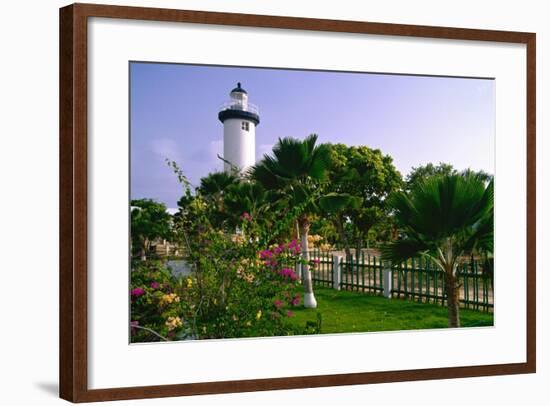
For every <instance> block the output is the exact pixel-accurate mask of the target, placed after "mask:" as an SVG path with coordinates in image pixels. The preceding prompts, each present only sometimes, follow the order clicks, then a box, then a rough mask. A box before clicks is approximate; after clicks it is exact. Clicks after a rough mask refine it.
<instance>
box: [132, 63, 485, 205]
mask: <svg viewBox="0 0 550 406" xmlns="http://www.w3.org/2000/svg"><path fill="white" fill-rule="evenodd" d="M130 70H131V72H130V73H131V76H130V86H131V94H130V99H131V100H130V102H131V116H130V124H131V131H130V132H131V197H132V199H137V198H144V197H147V198H153V199H156V200H158V201H161V202H164V203H165V204H166V205H167V206H168V207H176V206H177V205H176V202H177V200H178V199H179V197H180V196H181V188H180V187H179V184H178V183H177V180H176V177H175V176H174V174H173V173H172V172H171V170H170V169H169V168H168V167H167V165H166V163H165V158H169V159H171V160H175V161H176V162H178V164H179V165H180V167H181V168H182V169H183V171H184V172H185V173H186V175H187V176H188V177H189V179H190V180H191V182H192V183H193V184H195V185H197V184H198V183H199V179H200V178H201V177H202V176H205V175H206V174H208V173H209V172H212V171H215V170H221V169H222V167H223V163H222V162H221V161H220V160H219V159H218V158H217V157H216V155H217V154H220V155H222V150H223V144H222V140H223V125H222V123H220V122H219V121H218V117H217V114H218V108H219V106H220V105H221V104H222V103H223V102H225V101H226V100H228V99H229V91H230V90H231V89H232V88H233V87H235V85H236V83H237V82H238V81H240V82H242V86H243V88H244V89H246V90H247V91H248V95H249V100H250V102H251V103H254V104H256V105H258V106H259V109H260V121H261V122H260V125H259V126H258V128H257V129H256V159H257V160H259V159H260V158H261V156H262V155H263V154H264V153H266V152H269V151H271V147H272V146H273V144H275V143H276V142H277V139H278V138H279V137H286V136H292V137H296V138H304V137H306V136H307V135H309V134H311V133H317V134H318V135H319V142H332V143H338V142H339V143H344V144H347V145H367V146H369V147H371V148H379V149H381V150H382V151H383V152H384V153H385V154H390V155H391V156H392V157H393V159H394V164H395V165H396V167H397V168H398V169H399V170H400V171H401V173H402V175H403V176H405V175H406V174H407V173H408V172H409V171H410V169H411V167H413V166H418V165H424V164H426V163H428V162H433V163H438V162H448V163H451V164H452V165H454V166H455V168H457V169H465V168H472V169H475V170H479V169H483V170H485V171H487V172H489V173H494V138H495V123H494V119H495V107H494V106H495V88H494V86H495V85H494V81H493V80H489V79H462V78H440V77H423V76H400V75H380V74H367V73H341V72H317V71H298V70H280V69H257V68H233V67H209V66H193V65H176V64H156V63H135V62H134V63H131V65H130Z"/></svg>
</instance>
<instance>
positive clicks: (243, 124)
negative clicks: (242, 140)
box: [241, 121, 250, 131]
mask: <svg viewBox="0 0 550 406" xmlns="http://www.w3.org/2000/svg"><path fill="white" fill-rule="evenodd" d="M249 125H250V123H249V122H248V121H243V122H242V123H241V129H243V130H245V131H250V127H249Z"/></svg>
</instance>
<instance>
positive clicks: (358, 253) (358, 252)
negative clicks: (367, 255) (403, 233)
mask: <svg viewBox="0 0 550 406" xmlns="http://www.w3.org/2000/svg"><path fill="white" fill-rule="evenodd" d="M363 236H364V234H363V233H359V234H358V235H357V238H356V240H355V257H356V258H357V259H359V258H361V250H362V249H363Z"/></svg>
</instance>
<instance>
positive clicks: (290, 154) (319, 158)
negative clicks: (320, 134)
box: [251, 134, 330, 308]
mask: <svg viewBox="0 0 550 406" xmlns="http://www.w3.org/2000/svg"><path fill="white" fill-rule="evenodd" d="M316 142H317V135H315V134H312V135H310V136H308V137H307V138H306V139H304V140H298V139H295V138H279V141H278V142H277V144H276V145H275V146H274V147H273V156H269V155H264V157H263V159H262V160H261V161H260V162H259V163H258V164H256V165H255V166H254V167H253V168H252V169H251V176H252V178H253V179H255V180H256V181H258V182H259V183H261V184H262V185H263V186H264V187H265V188H266V189H268V190H273V191H276V192H277V193H278V194H279V196H280V198H281V199H284V200H285V201H287V202H288V207H292V208H293V209H294V212H295V213H296V214H295V216H296V220H297V223H298V229H299V233H300V239H301V249H302V258H303V259H304V262H305V263H306V265H304V266H303V268H302V278H303V284H304V306H305V307H309V308H315V307H317V301H316V300H315V295H314V294H313V284H312V281H311V272H310V270H309V267H308V265H307V264H308V263H309V252H308V241H307V237H308V234H309V228H310V217H311V215H312V214H313V213H314V212H315V211H316V204H315V203H316V201H317V200H318V198H319V197H320V194H321V186H320V185H321V183H322V182H323V181H324V180H325V179H326V176H327V170H328V168H329V165H330V161H329V151H328V149H327V148H326V146H325V145H316Z"/></svg>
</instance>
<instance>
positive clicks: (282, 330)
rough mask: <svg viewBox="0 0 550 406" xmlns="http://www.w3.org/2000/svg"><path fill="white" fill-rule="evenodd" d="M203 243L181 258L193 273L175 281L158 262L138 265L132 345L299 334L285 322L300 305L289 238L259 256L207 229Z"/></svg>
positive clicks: (294, 247) (295, 251)
mask: <svg viewBox="0 0 550 406" xmlns="http://www.w3.org/2000/svg"><path fill="white" fill-rule="evenodd" d="M203 238H204V240H203V241H202V242H203V243H204V244H201V249H198V250H196V251H193V254H191V255H189V257H188V259H187V260H188V261H189V263H190V264H191V265H192V266H193V268H194V272H193V276H189V277H180V278H176V277H174V276H173V275H172V274H171V273H170V271H169V270H167V269H165V268H164V267H163V266H162V263H161V262H159V261H146V262H140V263H136V265H135V266H134V269H133V270H132V274H131V279H132V280H131V290H130V296H131V303H132V309H131V313H132V318H131V332H132V342H141V341H158V340H184V339H209V338H237V337H265V336H284V335H293V334H303V333H304V331H303V330H302V329H297V328H296V327H294V326H293V325H292V324H291V323H289V322H288V319H289V318H290V317H292V316H293V312H292V309H293V308H294V307H295V306H298V305H300V302H301V297H300V294H296V293H295V292H296V290H297V289H296V287H297V286H298V285H299V280H298V276H297V274H296V272H295V269H296V265H297V264H300V263H301V259H300V247H299V244H298V243H297V242H296V241H295V240H293V241H291V242H289V243H286V244H279V245H275V246H272V247H270V248H269V249H265V250H261V251H258V249H257V247H256V245H255V244H254V243H253V242H250V241H245V239H244V237H242V236H239V235H227V234H224V233H221V232H217V231H212V232H208V233H205V234H204V235H203ZM157 334H158V335H157Z"/></svg>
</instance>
